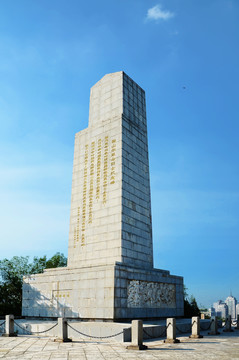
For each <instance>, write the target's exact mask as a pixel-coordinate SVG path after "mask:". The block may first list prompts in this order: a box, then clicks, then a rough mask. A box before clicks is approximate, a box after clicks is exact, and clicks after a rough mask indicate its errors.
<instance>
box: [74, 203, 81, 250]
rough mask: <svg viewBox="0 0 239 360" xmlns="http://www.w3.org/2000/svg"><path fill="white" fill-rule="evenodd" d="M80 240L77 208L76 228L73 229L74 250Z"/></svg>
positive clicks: (78, 211) (78, 210)
mask: <svg viewBox="0 0 239 360" xmlns="http://www.w3.org/2000/svg"><path fill="white" fill-rule="evenodd" d="M79 238H80V207H79V206H78V208H77V218H76V226H75V228H74V248H75V247H76V245H77V244H78V243H79Z"/></svg>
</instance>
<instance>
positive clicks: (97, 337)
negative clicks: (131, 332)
mask: <svg viewBox="0 0 239 360" xmlns="http://www.w3.org/2000/svg"><path fill="white" fill-rule="evenodd" d="M67 326H69V328H71V329H72V330H74V331H76V332H77V333H78V334H80V335H83V336H86V337H88V338H92V339H109V338H113V337H115V336H118V335H121V334H123V333H124V330H127V329H130V328H127V329H124V330H122V331H120V332H118V333H116V334H113V335H108V336H93V335H88V334H85V333H83V332H81V331H79V330H77V329H75V328H74V327H73V326H71V325H70V324H68V323H67Z"/></svg>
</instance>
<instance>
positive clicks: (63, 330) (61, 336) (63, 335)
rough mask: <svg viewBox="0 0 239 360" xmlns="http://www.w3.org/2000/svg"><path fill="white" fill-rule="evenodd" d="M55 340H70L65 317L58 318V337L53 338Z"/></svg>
mask: <svg viewBox="0 0 239 360" xmlns="http://www.w3.org/2000/svg"><path fill="white" fill-rule="evenodd" d="M54 341H57V342H71V341H72V339H69V338H68V329H67V320H66V319H65V318H58V337H57V338H56V339H55V340H54Z"/></svg>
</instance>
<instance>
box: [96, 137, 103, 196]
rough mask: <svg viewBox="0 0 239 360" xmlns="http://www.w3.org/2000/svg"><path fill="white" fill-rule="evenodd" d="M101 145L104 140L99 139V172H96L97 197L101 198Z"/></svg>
mask: <svg viewBox="0 0 239 360" xmlns="http://www.w3.org/2000/svg"><path fill="white" fill-rule="evenodd" d="M101 147H102V141H101V139H99V140H98V150H97V173H96V199H97V200H99V198H100V169H101Z"/></svg>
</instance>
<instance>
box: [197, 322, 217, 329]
mask: <svg viewBox="0 0 239 360" xmlns="http://www.w3.org/2000/svg"><path fill="white" fill-rule="evenodd" d="M213 322H214V320H212V321H210V324H209V326H208V327H207V328H206V329H204V328H202V327H201V326H200V331H207V330H209V329H210V327H211V325H212V323H213Z"/></svg>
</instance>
